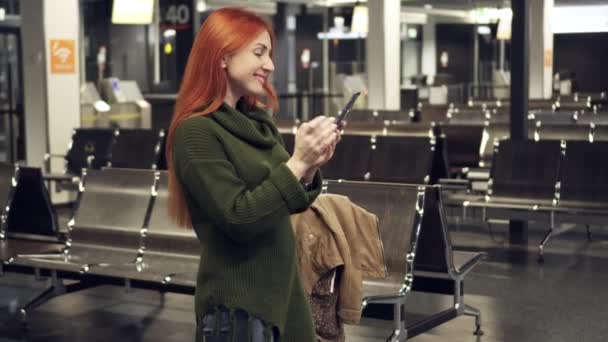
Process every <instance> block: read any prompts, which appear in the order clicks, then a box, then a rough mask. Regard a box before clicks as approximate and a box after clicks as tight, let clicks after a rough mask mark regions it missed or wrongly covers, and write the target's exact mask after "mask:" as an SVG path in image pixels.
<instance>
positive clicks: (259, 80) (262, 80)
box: [254, 74, 266, 84]
mask: <svg viewBox="0 0 608 342" xmlns="http://www.w3.org/2000/svg"><path fill="white" fill-rule="evenodd" d="M254 76H255V78H256V79H257V80H258V82H260V83H262V84H264V83H266V76H265V75H260V74H254Z"/></svg>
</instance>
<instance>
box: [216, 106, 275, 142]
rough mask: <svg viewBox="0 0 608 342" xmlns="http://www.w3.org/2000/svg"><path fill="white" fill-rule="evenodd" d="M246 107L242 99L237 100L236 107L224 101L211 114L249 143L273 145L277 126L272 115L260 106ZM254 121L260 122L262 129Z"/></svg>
mask: <svg viewBox="0 0 608 342" xmlns="http://www.w3.org/2000/svg"><path fill="white" fill-rule="evenodd" d="M245 107H246V105H245V104H244V103H242V101H239V102H237V104H236V108H233V107H231V106H229V105H228V104H226V103H224V104H222V105H221V106H220V107H219V108H218V109H217V110H216V111H215V112H213V114H211V116H212V117H213V118H214V119H215V120H216V121H217V122H218V123H219V124H220V125H221V126H222V127H224V128H225V129H226V130H228V131H229V132H230V133H232V134H234V135H235V136H237V137H239V138H241V139H243V140H245V141H247V142H248V143H250V144H252V145H255V146H259V147H262V148H270V147H273V146H274V145H275V144H276V139H275V138H274V134H276V128H275V126H274V123H273V122H272V119H271V118H270V116H269V115H268V114H267V113H266V112H265V111H264V110H262V109H260V108H254V109H253V110H247V108H245ZM253 121H258V122H260V123H261V125H259V126H260V127H261V129H258V128H257V127H256V125H255V123H254V122H253Z"/></svg>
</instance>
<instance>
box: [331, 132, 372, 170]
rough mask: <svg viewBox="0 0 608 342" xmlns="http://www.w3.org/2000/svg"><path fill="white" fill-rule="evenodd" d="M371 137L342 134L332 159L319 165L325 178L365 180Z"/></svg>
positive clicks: (370, 154) (370, 150)
mask: <svg viewBox="0 0 608 342" xmlns="http://www.w3.org/2000/svg"><path fill="white" fill-rule="evenodd" d="M371 141H372V137H371V136H369V135H350V134H349V135H343V136H342V140H341V141H340V143H339V144H338V145H337V146H336V151H335V152H334V156H333V157H332V159H331V160H330V161H329V162H327V164H325V165H323V166H322V167H321V171H322V172H323V177H324V178H326V179H345V180H355V181H359V180H365V179H367V176H366V175H367V173H368V172H369V171H370V170H369V165H370V160H371V159H370V158H371V157H372V154H373V153H372V142H371Z"/></svg>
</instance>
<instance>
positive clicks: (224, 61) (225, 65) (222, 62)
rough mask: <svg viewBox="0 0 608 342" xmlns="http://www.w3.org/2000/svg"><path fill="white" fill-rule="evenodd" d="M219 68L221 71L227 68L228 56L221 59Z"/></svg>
mask: <svg viewBox="0 0 608 342" xmlns="http://www.w3.org/2000/svg"><path fill="white" fill-rule="evenodd" d="M221 66H222V69H226V68H227V67H228V56H224V57H222V61H221Z"/></svg>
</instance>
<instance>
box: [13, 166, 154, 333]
mask: <svg viewBox="0 0 608 342" xmlns="http://www.w3.org/2000/svg"><path fill="white" fill-rule="evenodd" d="M153 185H154V171H146V170H132V169H111V168H108V169H105V170H89V171H87V172H85V173H83V178H82V179H81V183H80V186H79V189H80V191H79V194H78V207H77V210H76V213H75V215H74V218H73V219H72V220H70V222H69V223H68V226H69V227H68V228H69V229H68V239H67V241H66V242H65V246H64V249H63V253H62V254H61V255H60V256H52V257H51V256H47V257H44V258H42V257H39V256H27V255H22V256H19V257H18V258H16V259H15V261H14V263H15V264H17V265H20V266H27V267H33V268H35V269H45V270H49V271H50V272H51V276H52V279H53V283H52V285H51V286H50V287H49V288H48V289H47V290H46V291H44V292H43V293H42V294H40V295H39V296H38V297H36V298H34V299H33V300H32V301H30V302H29V303H28V304H27V305H26V306H25V307H24V308H23V309H22V310H21V314H22V319H23V320H24V321H25V319H26V315H27V312H28V311H30V310H32V309H34V308H35V307H37V306H39V305H41V304H43V303H44V302H46V301H48V300H49V299H51V298H53V297H56V296H59V295H62V294H65V293H70V292H72V291H77V290H82V289H84V288H87V287H91V286H96V285H100V284H101V283H86V285H85V283H84V282H82V283H79V284H80V285H74V286H72V287H68V286H65V285H63V283H62V281H61V279H59V278H58V272H68V273H76V274H84V275H89V274H91V275H95V274H96V272H97V270H103V273H104V274H107V275H110V276H113V277H114V278H120V277H121V276H122V275H121V274H120V268H121V267H122V266H123V265H128V264H129V263H134V262H135V261H136V260H137V258H138V257H139V256H140V255H141V240H142V232H143V229H144V225H145V218H146V216H147V213H148V209H149V206H150V202H151V195H152V190H153ZM113 267H114V269H113ZM97 274H99V273H97ZM84 280H85V279H83V281H84Z"/></svg>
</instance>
